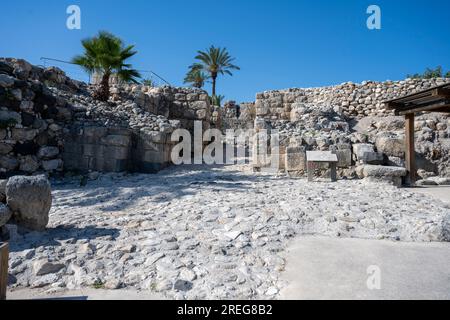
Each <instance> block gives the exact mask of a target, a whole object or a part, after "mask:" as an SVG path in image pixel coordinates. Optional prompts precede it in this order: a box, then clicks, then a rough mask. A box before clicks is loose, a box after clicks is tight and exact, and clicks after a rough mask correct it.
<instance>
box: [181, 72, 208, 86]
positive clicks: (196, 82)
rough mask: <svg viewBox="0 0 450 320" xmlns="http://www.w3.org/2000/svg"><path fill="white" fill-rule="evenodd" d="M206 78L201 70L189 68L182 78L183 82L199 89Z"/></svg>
mask: <svg viewBox="0 0 450 320" xmlns="http://www.w3.org/2000/svg"><path fill="white" fill-rule="evenodd" d="M208 78H209V77H208V75H207V74H206V73H204V72H203V71H202V70H195V69H190V70H189V72H188V73H187V74H186V77H185V78H184V83H190V84H191V85H192V86H193V87H194V88H198V89H201V88H203V86H204V85H205V82H206V80H207V79H208Z"/></svg>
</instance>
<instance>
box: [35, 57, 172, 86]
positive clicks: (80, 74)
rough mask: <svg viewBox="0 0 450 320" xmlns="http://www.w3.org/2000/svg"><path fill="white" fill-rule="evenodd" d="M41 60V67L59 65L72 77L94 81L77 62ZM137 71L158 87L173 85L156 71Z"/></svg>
mask: <svg viewBox="0 0 450 320" xmlns="http://www.w3.org/2000/svg"><path fill="white" fill-rule="evenodd" d="M40 60H41V61H42V65H41V67H43V68H48V67H57V68H59V69H61V70H63V71H64V72H65V73H66V75H67V76H68V77H70V78H72V79H75V80H79V81H83V82H86V83H91V81H92V78H93V77H92V75H91V74H89V73H87V72H86V71H85V70H84V69H83V68H82V67H81V66H79V65H77V64H75V63H72V62H69V61H64V60H60V59H54V58H48V57H41V58H40ZM137 71H139V73H140V74H141V76H142V80H150V81H151V82H152V83H153V84H154V86H156V87H159V86H162V85H169V86H171V84H170V83H169V82H168V81H167V80H165V79H164V78H163V77H161V76H160V75H158V74H157V73H156V72H154V71H151V70H137Z"/></svg>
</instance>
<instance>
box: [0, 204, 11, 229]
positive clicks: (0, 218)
mask: <svg viewBox="0 0 450 320" xmlns="http://www.w3.org/2000/svg"><path fill="white" fill-rule="evenodd" d="M11 216H12V212H11V210H10V209H9V208H8V206H7V205H6V204H4V203H0V227H2V226H3V225H5V224H6V223H7V222H8V221H9V219H10V218H11Z"/></svg>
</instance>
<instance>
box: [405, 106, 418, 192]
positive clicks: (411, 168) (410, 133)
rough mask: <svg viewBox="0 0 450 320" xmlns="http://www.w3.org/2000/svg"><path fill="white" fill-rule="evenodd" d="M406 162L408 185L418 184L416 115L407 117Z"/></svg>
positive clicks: (407, 115)
mask: <svg viewBox="0 0 450 320" xmlns="http://www.w3.org/2000/svg"><path fill="white" fill-rule="evenodd" d="M405 129H406V133H405V148H406V150H405V160H406V170H408V176H407V180H406V183H407V184H409V185H414V183H415V182H416V149H415V147H414V113H408V114H406V115H405Z"/></svg>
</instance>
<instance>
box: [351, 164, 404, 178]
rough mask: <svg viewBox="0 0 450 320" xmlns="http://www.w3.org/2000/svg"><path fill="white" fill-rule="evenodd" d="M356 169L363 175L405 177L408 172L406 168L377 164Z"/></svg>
mask: <svg viewBox="0 0 450 320" xmlns="http://www.w3.org/2000/svg"><path fill="white" fill-rule="evenodd" d="M356 170H357V172H358V174H359V175H360V176H362V177H404V176H406V173H407V171H406V169H405V168H401V167H388V166H375V165H363V166H360V167H358V168H357V169H356Z"/></svg>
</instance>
